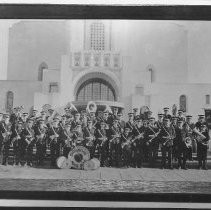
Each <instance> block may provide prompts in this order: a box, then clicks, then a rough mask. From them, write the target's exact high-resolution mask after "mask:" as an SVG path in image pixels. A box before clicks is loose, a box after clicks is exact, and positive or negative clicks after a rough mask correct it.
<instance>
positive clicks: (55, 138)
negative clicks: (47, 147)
mask: <svg viewBox="0 0 211 210" xmlns="http://www.w3.org/2000/svg"><path fill="white" fill-rule="evenodd" d="M51 129H52V130H53V132H54V136H55V137H54V138H53V139H51V141H50V144H51V143H52V141H54V140H55V141H56V142H57V138H58V137H59V135H58V133H56V131H55V130H54V128H53V126H52V125H51Z"/></svg>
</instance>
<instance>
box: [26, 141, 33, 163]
mask: <svg viewBox="0 0 211 210" xmlns="http://www.w3.org/2000/svg"><path fill="white" fill-rule="evenodd" d="M33 147H34V145H33V144H30V145H29V146H28V147H27V148H26V163H27V165H31V164H32V161H33Z"/></svg>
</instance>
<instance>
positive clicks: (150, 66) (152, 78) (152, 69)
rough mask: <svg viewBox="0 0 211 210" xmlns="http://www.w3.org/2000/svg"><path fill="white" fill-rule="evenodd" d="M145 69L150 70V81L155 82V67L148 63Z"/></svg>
mask: <svg viewBox="0 0 211 210" xmlns="http://www.w3.org/2000/svg"><path fill="white" fill-rule="evenodd" d="M147 71H149V72H150V82H151V83H152V82H155V80H156V78H155V69H154V66H153V65H149V66H147Z"/></svg>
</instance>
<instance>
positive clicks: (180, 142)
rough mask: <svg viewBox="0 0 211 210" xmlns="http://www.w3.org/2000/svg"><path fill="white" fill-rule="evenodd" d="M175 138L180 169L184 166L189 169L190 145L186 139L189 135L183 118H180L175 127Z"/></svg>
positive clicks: (174, 142)
mask: <svg viewBox="0 0 211 210" xmlns="http://www.w3.org/2000/svg"><path fill="white" fill-rule="evenodd" d="M175 135H176V137H175V139H174V140H173V144H174V145H173V147H174V148H175V151H176V157H177V159H178V169H180V168H182V169H185V170H187V169H188V168H187V165H186V161H187V158H188V157H187V155H188V147H187V145H186V139H187V137H188V131H187V129H186V127H185V126H184V121H183V120H182V119H180V120H178V126H177V127H176V128H175Z"/></svg>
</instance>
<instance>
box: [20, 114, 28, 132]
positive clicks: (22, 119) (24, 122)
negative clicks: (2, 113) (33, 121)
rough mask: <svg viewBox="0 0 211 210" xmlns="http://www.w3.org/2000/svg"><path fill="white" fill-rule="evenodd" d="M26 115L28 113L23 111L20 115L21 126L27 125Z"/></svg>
mask: <svg viewBox="0 0 211 210" xmlns="http://www.w3.org/2000/svg"><path fill="white" fill-rule="evenodd" d="M28 116H29V114H28V113H27V112H24V113H22V115H21V121H22V122H23V128H25V127H26V125H27V119H28Z"/></svg>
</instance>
